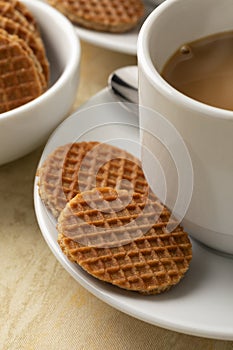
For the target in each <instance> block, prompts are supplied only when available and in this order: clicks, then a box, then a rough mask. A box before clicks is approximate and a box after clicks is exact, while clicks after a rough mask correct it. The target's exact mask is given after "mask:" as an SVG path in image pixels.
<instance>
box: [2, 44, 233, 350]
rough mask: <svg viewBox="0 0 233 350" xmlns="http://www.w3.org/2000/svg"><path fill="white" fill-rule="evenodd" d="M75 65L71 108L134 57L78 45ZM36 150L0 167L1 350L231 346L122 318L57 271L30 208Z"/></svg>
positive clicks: (217, 349)
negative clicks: (78, 60)
mask: <svg viewBox="0 0 233 350" xmlns="http://www.w3.org/2000/svg"><path fill="white" fill-rule="evenodd" d="M81 62H82V63H81V79H80V88H79V91H78V93H77V99H76V102H75V104H74V109H75V108H77V107H78V106H79V105H80V104H81V103H83V102H84V101H86V100H87V99H88V98H89V97H91V96H92V95H94V94H95V93H96V92H98V91H99V90H100V89H102V88H103V87H105V86H106V83H107V77H108V75H109V74H110V73H111V72H112V71H113V70H114V69H116V68H117V67H121V66H125V65H131V64H135V63H136V58H135V57H133V56H128V55H124V54H120V53H115V52H111V51H108V50H105V49H102V48H97V47H94V46H91V45H88V44H84V43H82V61H81ZM48 117H49V116H48ZM42 149H43V146H42V147H41V148H40V149H38V150H36V151H34V152H33V153H31V154H29V155H27V156H26V157H24V158H22V159H19V160H17V161H15V162H12V163H10V164H7V165H4V166H1V167H0V208H1V210H0V240H1V243H0V257H1V260H0V263H1V265H0V302H1V308H0V310H1V311H0V350H55V349H56V350H70V349H74V350H75V349H77V350H81V349H82V350H86V349H90V350H97V349H98V350H99V349H106V350H108V349H111V350H114V349H127V350H128V349H129V350H131V349H133V350H138V349H143V350H152V349H153V350H154V349H159V350H160V349H167V350H171V349H172V350H178V349H179V350H180V349H185V350H186V349H189V350H194V349H195V350H202V349H203V350H229V349H233V342H226V341H217V340H209V339H203V338H198V337H192V336H188V335H183V334H179V333H176V332H172V331H168V330H165V329H162V328H159V327H155V326H152V325H149V324H147V323H144V322H142V321H139V320H137V319H134V318H132V317H130V316H128V315H125V314H124V313H121V312H120V311H117V310H115V309H114V308H112V307H110V306H108V305H106V304H105V303H103V302H102V301H100V300H99V299H97V298H96V297H94V296H93V295H92V294H90V293H89V292H87V291H86V290H85V289H84V288H83V287H81V286H80V285H79V284H78V283H77V282H76V281H75V280H74V279H73V278H72V277H71V276H70V275H69V274H68V273H67V272H66V271H65V270H64V269H63V268H62V267H61V265H60V264H59V263H58V261H57V260H56V258H55V257H54V256H53V254H52V253H51V251H50V249H49V248H48V246H47V244H46V243H45V241H44V239H43V237H42V235H41V232H40V230H39V228H38V225H37V221H36V218H35V214H34V208H33V180H34V176H35V171H36V167H37V164H38V161H39V159H40V155H41V152H42Z"/></svg>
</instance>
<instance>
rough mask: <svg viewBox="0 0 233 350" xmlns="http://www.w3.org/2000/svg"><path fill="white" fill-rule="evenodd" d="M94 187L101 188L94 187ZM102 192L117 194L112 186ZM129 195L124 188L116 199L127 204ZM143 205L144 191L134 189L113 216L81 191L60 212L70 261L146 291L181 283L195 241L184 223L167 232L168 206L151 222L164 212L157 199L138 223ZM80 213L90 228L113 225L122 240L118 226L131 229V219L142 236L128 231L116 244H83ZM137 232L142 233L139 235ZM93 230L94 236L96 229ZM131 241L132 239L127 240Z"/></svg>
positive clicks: (61, 236) (108, 279)
mask: <svg viewBox="0 0 233 350" xmlns="http://www.w3.org/2000/svg"><path fill="white" fill-rule="evenodd" d="M95 191H97V190H92V191H91V192H95ZM98 191H100V192H101V194H102V195H103V198H104V199H105V200H108V201H109V202H111V201H112V200H114V199H115V198H116V196H117V194H116V192H115V191H114V190H112V189H107V188H101V189H98ZM114 192H115V194H113V193H114ZM126 195H127V194H126V192H125V191H120V192H118V197H117V198H118V199H119V200H120V201H123V204H124V200H125V196H126ZM93 201H94V199H93ZM92 204H93V203H92ZM144 206H145V202H144V199H143V196H142V195H140V194H138V193H137V194H136V193H135V194H134V195H133V199H132V201H131V202H130V204H129V205H128V206H126V208H125V209H124V210H123V211H122V212H121V211H120V212H117V213H115V214H113V213H112V214H111V217H109V214H107V215H106V214H105V213H103V212H102V213H100V212H98V213H97V211H96V210H91V209H90V207H89V206H87V205H86V204H85V201H84V200H83V195H82V194H80V195H77V196H76V197H75V198H73V199H72V200H71V201H70V202H69V204H67V206H66V208H65V209H64V210H63V211H62V213H61V215H60V217H59V220H58V232H59V236H58V242H59V244H60V246H61V248H62V250H63V252H64V253H65V254H66V255H67V256H68V258H69V259H70V260H71V261H74V262H76V263H78V264H79V265H80V266H81V267H82V268H83V269H85V270H86V271H87V272H88V273H90V274H91V275H93V276H94V277H96V278H98V279H101V280H103V281H106V282H109V283H112V284H114V285H117V286H119V287H121V288H125V289H129V290H134V291H139V292H141V293H144V294H157V293H160V292H162V291H165V290H167V289H169V288H170V287H171V286H173V285H174V284H176V283H178V282H179V280H180V279H181V278H182V277H183V275H184V273H185V272H186V271H187V269H188V267H189V263H190V261H191V258H192V251H191V243H190V241H189V238H188V235H187V233H185V232H184V231H183V230H182V228H181V227H180V226H177V227H176V229H175V230H174V231H173V232H172V233H169V232H167V231H166V225H167V223H168V220H169V218H170V213H169V211H168V210H167V209H166V208H165V207H162V209H163V211H162V214H161V216H160V219H159V220H157V222H153V223H151V220H149V221H148V218H151V217H153V215H155V211H157V210H159V211H160V209H161V203H159V202H158V201H156V202H152V203H150V205H149V207H148V208H149V209H148V210H149V212H148V213H147V217H145V216H144V215H143V222H139V224H138V223H137V224H136V223H135V218H136V217H135V213H137V215H140V212H141V210H142V208H143V207H144ZM80 213H82V221H83V219H84V220H85V221H86V222H87V224H88V223H89V226H90V227H91V226H94V227H96V226H95V225H97V227H100V226H102V227H104V228H106V226H107V228H111V229H112V235H111V238H112V239H114V240H115V242H117V240H118V239H119V236H118V228H119V227H120V230H119V232H120V233H121V232H122V233H123V232H124V231H125V232H127V230H125V227H126V226H125V225H126V223H127V222H130V223H133V230H134V232H137V234H136V236H137V238H134V237H133V236H134V235H132V234H131V237H130V235H129V236H127V233H124V234H123V236H122V237H123V239H122V237H121V235H120V239H122V241H121V242H120V244H119V245H116V246H112V247H98V246H97V247H96V246H93V245H89V246H88V245H84V244H82V243H80V239H82V238H83V237H84V236H85V235H86V231H85V229H84V230H83V228H84V227H85V224H82V225H81V226H79V222H78V223H77V222H75V221H76V220H75V219H74V218H76V217H79V215H80ZM137 215H136V216H137ZM114 216H115V218H114ZM142 224H143V225H145V227H146V226H147V228H146V230H144V229H143V231H141V226H140V225H142ZM86 226H87V225H86ZM138 232H140V234H139V235H138ZM92 234H93V235H94V231H93V232H92ZM114 235H115V237H114ZM125 235H126V236H127V237H125ZM97 236H98V239H97V242H98V243H99V240H100V236H101V235H100V233H99V232H98V235H97ZM103 236H104V231H103ZM103 236H102V237H101V239H102V238H103ZM113 237H114V238H113ZM129 237H130V238H131V241H130V242H129ZM132 237H133V239H132ZM127 240H128V242H129V243H126V244H125V242H126V241H127Z"/></svg>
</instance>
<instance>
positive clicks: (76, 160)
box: [38, 142, 149, 217]
mask: <svg viewBox="0 0 233 350" xmlns="http://www.w3.org/2000/svg"><path fill="white" fill-rule="evenodd" d="M38 176H39V194H40V196H41V198H42V200H43V201H44V203H45V204H46V206H47V207H48V208H49V209H50V210H51V211H52V213H53V215H54V216H55V217H58V215H59V214H60V212H61V210H62V209H63V208H64V207H65V205H66V203H67V202H68V201H69V200H70V199H72V198H73V197H74V196H75V195H76V194H78V193H80V192H83V191H86V190H90V189H93V188H95V187H112V188H121V189H126V190H127V191H128V192H138V193H142V194H147V195H148V191H149V186H148V183H147V181H146V179H145V176H144V174H143V171H142V169H141V164H140V162H139V160H138V159H137V158H136V157H134V156H132V155H131V154H129V153H128V152H126V151H124V150H122V149H119V148H117V147H114V146H111V145H108V144H104V143H98V142H79V143H73V144H68V145H65V146H60V147H58V148H57V149H56V150H55V151H54V152H53V153H51V154H50V155H49V156H48V157H47V159H46V160H45V162H44V163H43V164H42V166H41V167H40V169H39V170H38Z"/></svg>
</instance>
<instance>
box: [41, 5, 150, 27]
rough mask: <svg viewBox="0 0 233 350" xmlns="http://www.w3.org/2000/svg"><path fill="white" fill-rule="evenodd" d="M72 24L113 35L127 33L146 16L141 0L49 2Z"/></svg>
mask: <svg viewBox="0 0 233 350" xmlns="http://www.w3.org/2000/svg"><path fill="white" fill-rule="evenodd" d="M48 2H49V3H50V4H51V5H52V6H54V7H55V8H57V9H58V10H59V11H60V12H62V13H63V14H64V15H66V16H67V17H68V18H69V19H70V20H71V21H72V22H74V23H76V24H78V25H81V26H83V27H86V28H89V29H93V30H98V31H106V32H112V33H120V32H126V31H128V30H130V29H132V28H133V27H135V26H136V24H137V23H138V22H139V20H140V19H141V18H142V16H143V14H144V5H143V3H142V1H141V0H48Z"/></svg>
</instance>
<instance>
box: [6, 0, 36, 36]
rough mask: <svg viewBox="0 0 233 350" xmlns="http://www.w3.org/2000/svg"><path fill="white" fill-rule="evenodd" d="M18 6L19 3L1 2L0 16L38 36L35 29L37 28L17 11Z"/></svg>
mask: <svg viewBox="0 0 233 350" xmlns="http://www.w3.org/2000/svg"><path fill="white" fill-rule="evenodd" d="M16 4H17V1H14V2H13V1H12V2H9V1H4V0H1V1H0V15H1V16H3V17H7V18H9V19H11V20H12V21H14V22H16V23H18V24H20V25H21V26H23V27H24V28H27V29H28V30H30V31H32V32H33V33H34V34H36V35H38V31H37V30H36V29H35V27H34V26H33V25H32V24H31V23H29V22H28V20H27V19H26V17H24V15H23V14H22V13H21V12H19V11H18V10H17V7H16V6H15V5H16Z"/></svg>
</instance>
